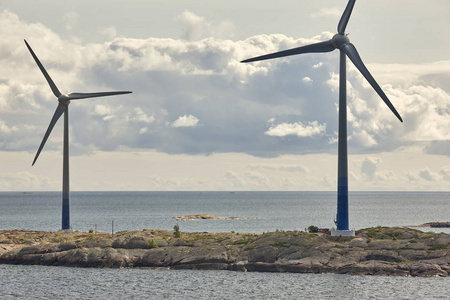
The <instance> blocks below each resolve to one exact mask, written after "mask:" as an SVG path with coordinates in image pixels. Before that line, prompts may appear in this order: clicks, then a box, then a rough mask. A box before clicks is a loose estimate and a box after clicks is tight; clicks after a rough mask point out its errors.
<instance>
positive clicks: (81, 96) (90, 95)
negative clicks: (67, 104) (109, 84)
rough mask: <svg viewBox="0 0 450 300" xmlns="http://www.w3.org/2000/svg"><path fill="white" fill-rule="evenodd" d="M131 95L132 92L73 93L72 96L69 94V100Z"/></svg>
mask: <svg viewBox="0 0 450 300" xmlns="http://www.w3.org/2000/svg"><path fill="white" fill-rule="evenodd" d="M130 93H132V92H130V91H120V92H101V93H71V94H69V100H75V99H84V98H94V97H104V96H114V95H122V94H130Z"/></svg>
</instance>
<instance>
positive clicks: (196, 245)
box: [0, 227, 450, 277]
mask: <svg viewBox="0 0 450 300" xmlns="http://www.w3.org/2000/svg"><path fill="white" fill-rule="evenodd" d="M178 234H179V237H175V235H176V234H175V232H174V231H170V230H156V229H155V230H136V231H124V232H119V233H116V234H114V235H111V234H108V233H93V232H91V233H83V232H73V231H67V232H61V231H58V232H45V231H27V230H3V231H0V264H16V265H47V266H68V267H93V268H95V267H98V268H166V269H189V270H230V271H244V272H245V271H248V272H292V273H336V274H354V275H393V276H421V277H430V276H440V277H448V276H449V274H450V254H449V251H450V249H449V248H450V234H446V233H431V232H422V231H419V230H414V229H409V228H399V227H392V228H389V227H375V228H368V229H362V230H358V231H357V234H356V237H354V238H340V237H331V236H329V235H325V234H317V233H306V232H301V231H288V232H285V231H276V232H269V233H263V234H242V233H241V234H239V233H233V232H231V233H224V232H223V233H207V232H203V233H195V232H179V233H178Z"/></svg>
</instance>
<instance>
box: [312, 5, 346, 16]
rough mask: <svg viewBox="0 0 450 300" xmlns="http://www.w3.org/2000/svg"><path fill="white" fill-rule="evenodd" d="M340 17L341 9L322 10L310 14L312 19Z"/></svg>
mask: <svg viewBox="0 0 450 300" xmlns="http://www.w3.org/2000/svg"><path fill="white" fill-rule="evenodd" d="M341 15H342V8H336V7H335V8H322V9H321V10H319V11H318V12H316V13H312V14H311V17H313V18H323V17H332V18H339V17H340V16H341Z"/></svg>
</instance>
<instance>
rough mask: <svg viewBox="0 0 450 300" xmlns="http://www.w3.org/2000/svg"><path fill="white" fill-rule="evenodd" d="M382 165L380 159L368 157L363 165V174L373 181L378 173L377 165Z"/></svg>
mask: <svg viewBox="0 0 450 300" xmlns="http://www.w3.org/2000/svg"><path fill="white" fill-rule="evenodd" d="M379 163H380V159H379V158H374V157H366V158H365V159H364V160H363V161H362V163H361V173H362V174H364V175H366V176H367V178H368V179H371V180H372V179H373V178H374V177H375V174H376V171H377V165H378V164H379Z"/></svg>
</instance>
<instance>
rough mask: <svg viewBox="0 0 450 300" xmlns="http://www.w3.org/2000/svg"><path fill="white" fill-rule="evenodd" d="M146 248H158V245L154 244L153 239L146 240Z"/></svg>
mask: <svg viewBox="0 0 450 300" xmlns="http://www.w3.org/2000/svg"><path fill="white" fill-rule="evenodd" d="M148 247H149V248H150V249H153V248H158V244H157V243H156V242H155V240H154V239H148Z"/></svg>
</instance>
